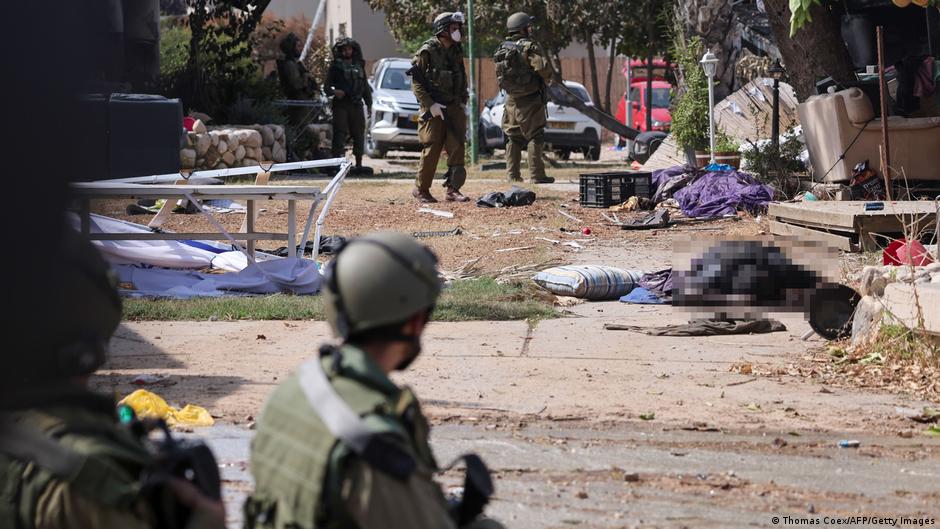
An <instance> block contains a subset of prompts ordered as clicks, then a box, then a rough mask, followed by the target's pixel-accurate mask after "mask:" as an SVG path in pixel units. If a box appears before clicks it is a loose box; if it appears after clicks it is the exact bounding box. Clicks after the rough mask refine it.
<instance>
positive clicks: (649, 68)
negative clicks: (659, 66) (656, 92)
mask: <svg viewBox="0 0 940 529" xmlns="http://www.w3.org/2000/svg"><path fill="white" fill-rule="evenodd" d="M652 130H653V47H652V46H650V49H649V51H648V52H647V53H646V132H650V131H652Z"/></svg>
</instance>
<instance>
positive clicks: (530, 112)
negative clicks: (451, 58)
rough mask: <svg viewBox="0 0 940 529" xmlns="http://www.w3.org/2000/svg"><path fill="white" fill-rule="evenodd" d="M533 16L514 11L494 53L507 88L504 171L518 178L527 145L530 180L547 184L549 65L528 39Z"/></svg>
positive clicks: (502, 84)
mask: <svg viewBox="0 0 940 529" xmlns="http://www.w3.org/2000/svg"><path fill="white" fill-rule="evenodd" d="M534 22H535V20H534V19H533V18H532V17H530V16H529V15H527V14H526V13H521V12H520V13H515V14H513V15H511V16H510V17H509V18H508V19H507V20H506V29H507V30H508V31H509V37H508V38H507V39H506V41H505V42H503V43H502V44H500V46H499V48H497V50H496V53H495V55H494V57H493V58H494V60H495V62H496V77H497V81H498V82H499V87H500V88H502V89H503V90H505V91H506V96H507V97H506V106H505V110H504V112H503V133H504V134H505V135H506V139H507V140H508V141H507V143H506V175H507V177H508V178H509V181H511V182H521V181H522V176H521V175H520V164H521V161H522V151H523V150H526V149H528V156H529V177H530V181H531V182H532V183H533V184H550V183H552V182H554V181H555V179H554V178H552V177H550V176H546V175H545V162H544V160H543V155H544V152H545V124H546V122H547V119H548V108H547V107H546V103H547V102H548V99H547V96H548V94H547V92H546V89H545V88H546V84H548V83H550V82H551V78H552V66H551V64H550V63H549V61H548V58H547V57H546V56H545V53H544V52H543V51H542V48H541V47H539V45H538V44H536V43H535V42H533V41H532V40H531V35H532V25H533V24H534Z"/></svg>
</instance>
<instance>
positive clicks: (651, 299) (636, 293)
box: [620, 287, 666, 305]
mask: <svg viewBox="0 0 940 529" xmlns="http://www.w3.org/2000/svg"><path fill="white" fill-rule="evenodd" d="M620 302H621V303H632V304H634V305H663V304H665V303H666V301H665V300H663V299H661V298H660V297H659V296H657V295H656V294H654V293H652V292H650V291H649V290H647V289H645V288H643V287H635V288H634V289H633V290H631V291H630V293H629V294H627V295H626V296H621V297H620Z"/></svg>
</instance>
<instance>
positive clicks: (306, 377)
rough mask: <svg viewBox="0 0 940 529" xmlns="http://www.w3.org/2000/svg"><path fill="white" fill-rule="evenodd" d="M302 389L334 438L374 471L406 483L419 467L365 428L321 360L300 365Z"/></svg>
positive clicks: (408, 455) (400, 451)
mask: <svg viewBox="0 0 940 529" xmlns="http://www.w3.org/2000/svg"><path fill="white" fill-rule="evenodd" d="M298 379H299V381H300V388H301V390H302V391H303V393H304V396H305V397H306V399H307V403H308V404H310V407H312V408H313V410H314V411H315V412H316V413H317V415H319V416H320V420H322V421H323V424H324V425H326V427H327V429H328V430H329V431H330V433H331V434H333V436H334V437H336V438H337V439H339V440H341V441H342V442H343V443H345V444H346V445H347V446H349V448H350V449H351V450H352V451H353V452H355V453H356V455H358V456H359V457H361V458H362V459H363V460H364V461H365V462H366V463H368V464H369V465H370V466H372V467H373V468H375V469H377V470H380V471H382V472H385V473H386V474H388V475H390V476H392V477H394V478H396V479H398V480H401V481H404V480H406V479H408V476H410V475H411V473H412V472H414V470H415V468H416V466H417V465H416V462H415V459H414V458H413V457H412V456H411V455H410V454H409V453H408V452H406V451H405V450H404V449H403V448H401V447H400V446H399V445H397V444H395V443H394V442H393V441H391V440H389V439H388V438H387V437H385V436H383V435H381V434H377V433H375V432H373V431H371V430H369V428H368V427H367V426H366V424H365V422H364V421H363V419H362V417H360V416H359V415H357V414H356V413H355V412H354V411H353V410H352V409H351V408H350V407H349V405H348V404H346V401H344V400H343V398H342V397H340V396H339V394H337V393H336V390H334V389H333V385H332V384H331V383H330V380H329V379H328V378H327V376H326V373H324V372H323V365H322V364H321V361H320V358H313V359H311V360H308V361H307V362H305V363H304V364H303V365H302V366H300V372H299V377H298Z"/></svg>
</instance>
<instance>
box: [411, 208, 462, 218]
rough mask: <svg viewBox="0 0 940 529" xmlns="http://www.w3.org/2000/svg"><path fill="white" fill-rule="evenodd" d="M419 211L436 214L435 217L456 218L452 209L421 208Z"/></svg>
mask: <svg viewBox="0 0 940 529" xmlns="http://www.w3.org/2000/svg"><path fill="white" fill-rule="evenodd" d="M418 213H430V214H431V215H434V216H435V217H443V218H445V219H452V218H454V214H453V213H451V212H450V211H441V210H439V209H431V208H421V209H419V210H418Z"/></svg>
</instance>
